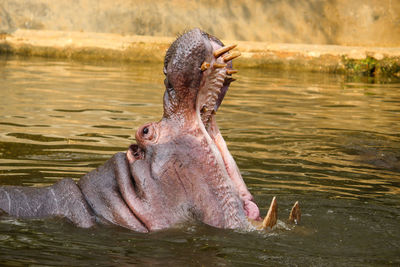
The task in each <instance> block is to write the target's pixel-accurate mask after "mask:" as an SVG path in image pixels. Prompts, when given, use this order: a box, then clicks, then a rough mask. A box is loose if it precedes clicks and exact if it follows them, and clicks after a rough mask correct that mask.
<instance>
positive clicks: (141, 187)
mask: <svg viewBox="0 0 400 267" xmlns="http://www.w3.org/2000/svg"><path fill="white" fill-rule="evenodd" d="M234 48H235V45H229V46H225V45H224V44H223V43H222V42H221V41H220V40H219V39H217V38H216V37H214V36H212V35H210V34H208V33H205V32H203V31H201V30H200V29H194V30H191V31H188V32H186V33H185V34H183V35H181V36H180V37H178V38H177V39H176V40H175V41H174V42H173V43H172V44H171V46H170V47H169V49H168V50H167V52H166V55H165V60H164V68H163V71H164V75H165V80H164V84H165V93H164V97H163V116H162V118H161V120H160V121H158V122H150V123H146V124H145V125H143V126H141V127H139V128H138V130H137V131H136V136H135V139H136V144H132V145H130V146H129V148H128V149H127V151H126V152H119V153H117V154H115V155H114V156H112V157H111V158H110V159H109V160H108V161H106V162H105V163H104V164H103V165H102V166H100V167H98V168H97V169H95V170H93V171H91V172H89V173H87V174H86V175H85V176H83V177H82V178H81V179H80V180H79V181H78V182H77V183H75V182H74V181H73V180H72V179H63V180H61V181H59V182H57V183H55V184H54V185H51V186H48V187H42V188H36V187H35V188H34V187H22V186H2V187H0V209H1V210H2V211H3V212H4V213H6V214H8V215H10V216H14V217H17V218H44V217H54V216H56V217H63V218H66V219H67V220H69V221H71V222H72V223H74V224H75V225H77V226H79V227H91V226H93V225H95V224H98V223H105V224H114V225H118V226H122V227H125V228H128V229H131V230H133V231H137V232H151V231H156V230H161V229H166V228H169V227H172V226H174V225H177V224H180V223H183V222H187V221H190V220H197V221H200V222H202V223H205V224H208V225H210V226H213V227H218V228H228V229H249V228H254V227H256V228H257V227H261V228H262V227H263V228H266V227H268V226H269V227H272V226H273V225H274V224H275V223H276V201H275V199H274V200H273V202H272V203H271V208H270V210H269V212H268V214H269V215H268V216H267V217H266V218H265V219H264V221H262V219H261V217H260V212H259V208H258V206H257V205H256V204H255V202H254V199H253V196H252V195H251V193H250V192H249V190H248V189H247V187H246V185H245V183H244V181H243V178H242V176H241V174H240V171H239V168H238V166H237V165H236V163H235V160H234V159H233V157H232V155H231V154H230V152H229V150H228V148H227V145H226V143H225V141H224V138H223V137H222V135H221V132H220V130H219V128H218V126H217V123H216V118H215V117H216V113H217V111H218V108H219V107H220V105H221V103H222V100H223V98H224V96H225V94H226V92H227V90H228V87H229V85H230V83H231V82H232V81H234V78H233V77H232V75H233V74H234V73H236V72H237V71H236V70H234V69H233V68H232V60H233V59H234V58H236V57H238V56H239V55H240V53H239V52H238V51H234V50H233V49H234ZM295 206H296V205H295ZM297 207H298V205H297ZM298 214H299V210H298V208H295V211H294V215H291V217H292V218H291V220H292V221H294V220H297V221H298V220H299V215H298Z"/></svg>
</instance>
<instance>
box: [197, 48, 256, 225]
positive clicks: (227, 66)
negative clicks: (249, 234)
mask: <svg viewBox="0 0 400 267" xmlns="http://www.w3.org/2000/svg"><path fill="white" fill-rule="evenodd" d="M211 44H212V46H213V49H214V51H213V54H212V57H209V58H208V61H207V60H206V61H204V62H203V63H202V65H201V71H202V72H203V78H202V81H201V84H200V89H199V91H198V94H197V99H196V113H197V119H198V121H199V124H200V128H202V130H203V133H204V134H205V135H206V136H208V137H209V140H208V141H209V142H213V143H214V144H215V145H216V147H217V148H218V150H219V153H220V154H221V156H222V159H223V161H224V165H225V168H226V170H227V172H228V175H229V177H230V178H231V179H232V181H233V184H234V185H235V187H236V189H237V190H238V192H239V196H240V198H241V200H242V202H243V208H244V210H245V212H246V216H247V217H248V218H250V219H253V220H261V218H260V211H259V208H258V206H257V205H256V204H255V203H254V202H253V197H252V195H251V194H250V193H249V191H248V190H247V187H246V185H245V183H244V181H243V178H242V177H241V174H240V172H239V169H238V167H237V165H236V163H235V161H234V159H233V157H232V156H231V154H230V153H229V150H228V148H227V146H226V143H225V141H224V139H223V137H222V135H221V133H220V131H219V129H218V126H217V124H216V120H215V115H216V112H217V110H218V108H219V106H220V105H221V103H222V100H223V98H224V97H225V94H226V92H227V90H228V88H229V85H230V83H231V82H233V81H235V79H234V78H233V77H232V75H233V74H235V73H237V70H234V69H232V60H233V59H235V58H237V57H238V56H240V52H238V51H231V50H232V49H234V48H235V47H236V45H229V46H223V47H220V46H219V45H218V44H216V43H213V42H211Z"/></svg>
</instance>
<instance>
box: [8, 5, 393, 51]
mask: <svg viewBox="0 0 400 267" xmlns="http://www.w3.org/2000/svg"><path fill="white" fill-rule="evenodd" d="M193 27H199V28H202V29H204V30H205V31H207V32H209V33H212V34H214V35H216V36H218V37H219V38H222V39H229V40H243V41H263V42H271V43H305V44H338V45H353V46H354V45H358V46H397V47H398V46H400V1H399V0H352V1H348V0H304V1H298V0H246V1H244V0H242V1H241V0H197V1H193V0H187V1H186V0H169V1H162V0H161V1H139V0H112V1H109V0H101V1H98V0H57V1H54V0H0V32H3V33H12V32H14V31H15V30H16V29H37V30H38V29H39V30H60V31H81V32H101V33H118V34H126V35H150V36H176V35H177V34H179V33H182V32H183V31H185V30H187V29H190V28H193Z"/></svg>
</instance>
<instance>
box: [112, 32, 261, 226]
mask: <svg viewBox="0 0 400 267" xmlns="http://www.w3.org/2000/svg"><path fill="white" fill-rule="evenodd" d="M232 48H234V46H229V47H224V46H223V44H222V43H221V42H220V41H219V40H218V39H216V38H215V37H213V36H210V35H208V34H207V33H204V32H202V31H200V30H199V29H194V30H192V31H190V32H187V33H185V34H184V35H182V36H181V37H179V38H178V39H177V40H176V41H175V42H174V43H173V44H172V45H171V47H170V48H169V50H168V51H167V54H166V57H165V62H164V74H165V76H166V77H165V86H166V91H165V94H164V115H163V118H162V119H161V121H159V122H154V123H148V124H145V125H143V126H142V127H140V128H139V129H138V130H137V133H136V142H137V144H135V145H131V146H130V148H129V149H128V151H127V153H126V158H127V164H128V165H129V171H130V177H129V179H128V178H126V179H120V178H118V177H117V180H118V179H120V180H118V183H119V187H120V190H121V194H122V196H123V197H124V200H125V202H126V203H127V205H128V206H129V208H130V209H131V210H132V211H133V213H134V215H135V216H136V218H138V220H139V221H140V222H141V223H142V224H143V225H144V226H145V227H146V228H147V229H148V230H149V231H152V230H156V229H163V228H166V227H170V226H171V225H173V224H176V223H179V222H182V221H185V220H188V218H195V219H197V220H200V221H202V222H204V223H206V224H209V225H212V226H215V227H220V228H247V227H248V225H249V224H248V220H247V217H248V218H250V219H256V220H257V219H259V210H258V207H257V205H256V204H255V203H254V202H253V201H252V199H253V198H252V196H251V194H250V193H249V191H248V190H247V187H246V185H245V184H244V182H243V179H242V177H241V175H240V172H239V170H238V167H237V165H236V163H235V161H234V159H233V158H232V156H231V154H230V153H229V151H228V149H227V146H226V143H225V141H224V139H223V137H222V135H221V133H220V131H219V129H218V126H217V124H216V120H215V114H216V111H217V110H218V107H219V106H220V104H221V102H222V100H223V98H224V96H225V93H226V91H227V90H228V87H229V84H230V83H231V81H233V78H232V76H231V74H233V73H235V72H236V71H235V70H233V69H232V62H231V60H232V59H234V58H235V57H237V56H238V55H239V54H238V52H236V53H235V52H234V53H230V52H229V50H231V49H232Z"/></svg>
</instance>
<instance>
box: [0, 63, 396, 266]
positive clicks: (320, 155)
mask: <svg viewBox="0 0 400 267" xmlns="http://www.w3.org/2000/svg"><path fill="white" fill-rule="evenodd" d="M236 78H237V81H236V82H234V83H233V84H232V86H231V88H230V90H229V91H228V94H227V96H226V97H225V100H224V102H223V104H222V106H221V108H220V110H219V112H218V114H217V121H218V124H219V127H220V129H221V132H222V134H223V136H224V137H225V140H226V142H227V144H228V147H229V149H230V151H231V153H232V155H233V157H234V158H235V159H236V162H237V164H238V166H239V168H240V170H241V172H242V175H243V178H244V180H245V182H246V184H247V186H248V188H249V190H250V192H251V193H252V194H253V195H254V198H255V202H256V203H257V204H258V205H259V207H260V209H261V214H262V216H264V215H265V213H266V211H267V207H268V206H269V204H270V201H271V199H272V197H273V196H276V197H277V201H278V206H279V213H278V217H279V219H280V221H279V223H278V226H277V227H276V229H275V230H272V231H267V232H261V231H255V232H243V231H234V230H222V229H216V228H213V227H210V226H207V225H202V224H200V223H198V224H190V225H182V226H180V227H177V228H175V229H169V230H166V231H160V232H155V233H150V234H139V233H134V232H131V231H129V230H126V229H123V228H119V227H115V226H96V227H94V228H91V229H80V228H77V227H75V226H73V225H71V224H70V223H68V222H66V221H64V220H61V219H56V218H55V219H47V220H19V219H18V220H17V219H13V218H10V217H7V216H3V217H0V263H1V264H4V265H13V266H20V265H21V266H22V265H24V266H26V265H51V266H57V265H62V266H88V265H99V266H116V265H122V266H127V265H160V266H161V265H162V266H179V265H183V266H202V265H204V266H286V265H291V266H293V265H299V266H310V265H314V266H315V265H317V266H343V265H347V266H371V265H372V266H376V265H391V264H392V265H400V82H399V81H397V82H396V81H395V80H389V79H386V80H375V79H373V78H367V77H348V76H343V75H333V74H321V73H302V72H287V71H278V70H265V69H239V73H238V74H236ZM163 79H164V77H163V74H162V65H161V64H160V65H150V64H147V63H142V64H137V63H135V64H127V63H104V62H103V63H96V62H91V63H90V62H89V63H82V62H74V61H60V60H47V59H18V58H13V57H8V58H6V57H2V58H0V89H1V90H0V104H1V105H0V185H24V186H36V187H38V186H47V185H50V184H53V183H55V182H56V181H58V180H60V179H63V178H66V177H69V178H73V179H74V180H76V181H77V180H79V178H80V177H81V176H83V175H84V174H85V173H87V172H89V171H90V170H92V169H94V168H96V167H97V166H99V165H101V164H102V163H104V162H105V161H106V160H107V159H108V158H110V157H111V155H113V154H114V153H116V152H119V151H126V149H127V147H128V146H129V145H130V144H131V143H133V142H135V140H134V136H135V131H136V129H137V128H138V127H139V126H140V125H142V124H144V123H146V122H149V121H157V120H159V119H160V118H161V116H162V95H163V91H164V88H163ZM296 200H298V201H299V202H300V205H301V209H302V221H301V224H300V225H296V226H292V225H288V224H286V219H287V217H288V215H289V212H290V208H291V206H292V205H293V203H294V202H295V201H296Z"/></svg>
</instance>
